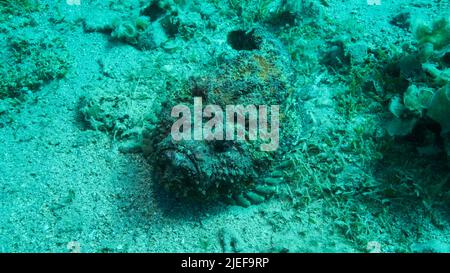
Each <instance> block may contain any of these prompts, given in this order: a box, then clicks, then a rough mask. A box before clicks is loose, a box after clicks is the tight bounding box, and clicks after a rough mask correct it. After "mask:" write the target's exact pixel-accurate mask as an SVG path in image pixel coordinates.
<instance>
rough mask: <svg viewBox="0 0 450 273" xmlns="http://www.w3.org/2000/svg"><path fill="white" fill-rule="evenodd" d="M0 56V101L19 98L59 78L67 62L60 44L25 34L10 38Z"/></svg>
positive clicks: (46, 38) (60, 41) (40, 36)
mask: <svg viewBox="0 0 450 273" xmlns="http://www.w3.org/2000/svg"><path fill="white" fill-rule="evenodd" d="M0 54H1V55H2V59H3V60H4V61H3V62H2V63H1V64H0V76H1V78H2V80H1V82H0V99H2V98H8V97H19V96H21V95H25V94H26V93H28V92H33V91H36V90H38V89H39V88H40V87H41V86H42V85H44V84H45V83H47V82H49V81H51V80H55V79H60V78H63V77H64V76H65V75H66V73H67V72H68V70H69V68H70V66H71V62H70V57H69V54H68V51H67V49H66V46H65V44H64V41H63V40H61V39H60V38H58V37H49V36H47V37H44V36H43V35H35V34H34V33H30V32H25V33H17V34H15V35H11V36H10V37H9V40H8V47H7V48H5V49H3V50H2V51H1V52H0Z"/></svg>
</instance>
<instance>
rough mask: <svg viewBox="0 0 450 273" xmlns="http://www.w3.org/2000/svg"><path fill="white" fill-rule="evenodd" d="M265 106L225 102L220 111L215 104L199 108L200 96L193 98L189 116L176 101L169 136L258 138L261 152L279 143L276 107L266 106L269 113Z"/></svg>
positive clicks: (230, 138) (255, 139) (208, 138)
mask: <svg viewBox="0 0 450 273" xmlns="http://www.w3.org/2000/svg"><path fill="white" fill-rule="evenodd" d="M268 108H269V107H268V106H266V105H258V106H256V105H246V106H244V105H226V106H225V113H224V111H223V109H222V108H221V107H220V106H218V105H206V106H205V107H204V108H203V102H202V98H201V97H194V108H193V112H194V113H193V116H192V113H191V108H189V106H188V105H185V104H178V105H176V106H175V107H173V108H172V112H171V116H172V117H173V118H178V120H176V121H175V123H174V124H173V125H172V129H171V135H172V138H173V140H175V141H181V140H198V141H212V140H227V141H232V140H240V141H257V140H259V141H261V144H260V149H261V151H275V150H276V149H277V148H278V146H279V134H280V132H279V131H280V129H279V127H280V122H279V116H280V107H279V105H272V106H270V115H269V112H268V110H269V109H268ZM269 117H270V128H269V126H268V125H269V124H268V119H269ZM205 119H206V120H207V121H206V122H205V123H204V121H205ZM192 121H193V123H194V124H193V126H192ZM192 127H193V130H192Z"/></svg>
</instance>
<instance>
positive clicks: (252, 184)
mask: <svg viewBox="0 0 450 273" xmlns="http://www.w3.org/2000/svg"><path fill="white" fill-rule="evenodd" d="M251 35H253V38H254V39H256V42H255V44H257V45H258V47H259V48H258V49H255V50H240V51H239V53H238V54H237V56H236V57H235V58H233V59H231V60H229V61H226V62H224V63H223V64H222V65H221V66H219V67H218V68H215V69H214V70H213V71H210V72H209V73H205V75H204V76H201V77H195V78H191V79H190V80H189V81H188V82H187V83H186V88H185V89H184V90H173V91H172V93H171V94H170V95H169V99H168V100H167V101H166V102H165V104H164V109H171V107H173V106H174V105H177V104H180V103H183V104H185V105H192V104H193V97H202V102H203V106H205V105H218V106H220V107H221V108H222V109H224V111H225V106H226V105H244V106H246V105H255V106H259V105H265V106H267V107H268V112H269V113H270V106H271V105H279V106H280V135H279V139H280V143H279V148H278V150H276V151H272V152H270V151H261V149H260V145H261V143H262V142H261V141H237V140H235V141H228V140H224V141H219V140H212V141H206V140H203V141H198V140H189V141H187V140H181V141H174V140H173V139H172V136H171V134H170V129H171V126H172V124H173V123H174V122H175V120H176V119H174V118H171V117H170V113H166V114H165V115H164V116H163V117H162V118H161V120H160V124H159V126H157V128H158V129H156V130H154V131H153V132H152V133H151V135H149V136H148V139H151V141H150V143H149V145H150V147H148V148H147V149H145V150H147V151H148V158H149V160H150V161H151V163H152V164H153V165H154V166H155V169H156V176H155V180H156V181H157V182H159V183H160V184H161V185H162V186H163V187H164V188H166V189H167V190H168V191H170V192H171V193H173V194H175V195H176V196H178V197H185V198H189V199H194V200H199V201H205V200H227V201H231V202H232V203H237V204H239V205H242V206H248V205H250V204H254V203H261V202H262V201H264V200H265V199H266V198H267V197H268V196H270V195H271V194H272V193H273V192H274V191H275V190H276V186H277V184H278V183H280V182H282V181H283V177H280V176H279V175H277V177H272V175H271V173H272V172H273V171H274V170H275V169H276V166H277V165H278V163H279V161H280V159H281V156H282V154H283V151H285V150H286V149H287V148H288V147H286V146H287V145H288V143H290V139H289V136H288V132H287V128H284V127H283V124H284V121H285V120H286V119H287V118H288V117H286V115H285V113H284V112H283V111H284V109H285V107H284V105H283V104H284V103H285V101H286V99H287V97H288V95H289V92H291V88H290V82H292V80H293V73H292V66H291V62H290V58H289V55H288V54H287V53H286V52H285V51H284V49H283V46H282V45H281V43H280V42H279V41H277V40H276V39H275V38H273V37H271V36H270V34H268V33H267V32H265V31H264V30H262V29H255V30H253V31H252V32H251ZM191 109H192V108H191ZM299 111H301V109H299ZM165 112H170V111H165ZM191 112H192V113H193V111H192V110H191ZM224 114H225V113H224ZM299 114H301V113H299ZM300 120H301V119H299V122H300ZM268 121H269V124H270V118H268ZM278 173H280V172H278Z"/></svg>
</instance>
